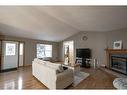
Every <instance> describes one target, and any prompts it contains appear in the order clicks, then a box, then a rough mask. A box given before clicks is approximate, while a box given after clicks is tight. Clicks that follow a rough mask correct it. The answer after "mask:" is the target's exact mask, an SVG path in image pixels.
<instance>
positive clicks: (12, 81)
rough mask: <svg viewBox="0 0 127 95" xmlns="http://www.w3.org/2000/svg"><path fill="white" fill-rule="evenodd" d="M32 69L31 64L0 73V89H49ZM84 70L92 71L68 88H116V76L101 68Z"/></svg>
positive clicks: (85, 70)
mask: <svg viewBox="0 0 127 95" xmlns="http://www.w3.org/2000/svg"><path fill="white" fill-rule="evenodd" d="M31 71H32V70H31V66H27V67H23V68H19V69H18V70H15V71H10V72H4V73H0V89H47V87H45V86H44V85H43V84H42V83H41V82H39V81H38V80H37V79H36V78H35V77H33V76H32V72H31ZM82 71H84V72H88V73H90V76H89V77H87V78H86V79H85V80H83V81H82V82H81V83H80V84H79V85H77V86H76V87H72V86H70V87H68V88H67V89H114V87H113V85H112V81H113V80H114V78H116V76H114V75H112V74H109V73H107V72H105V71H103V70H101V69H92V68H90V69H86V68H85V69H82ZM45 73H48V72H45Z"/></svg>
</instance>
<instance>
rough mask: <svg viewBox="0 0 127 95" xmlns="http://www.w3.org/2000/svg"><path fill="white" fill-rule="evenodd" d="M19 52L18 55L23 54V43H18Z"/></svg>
mask: <svg viewBox="0 0 127 95" xmlns="http://www.w3.org/2000/svg"><path fill="white" fill-rule="evenodd" d="M19 54H20V55H23V43H20V50H19Z"/></svg>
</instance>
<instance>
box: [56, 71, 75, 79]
mask: <svg viewBox="0 0 127 95" xmlns="http://www.w3.org/2000/svg"><path fill="white" fill-rule="evenodd" d="M70 77H71V78H73V70H72V69H67V70H64V71H63V72H62V73H58V74H57V78H56V79H57V81H61V80H63V79H67V78H70Z"/></svg>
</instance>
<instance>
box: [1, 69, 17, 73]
mask: <svg viewBox="0 0 127 95" xmlns="http://www.w3.org/2000/svg"><path fill="white" fill-rule="evenodd" d="M14 70H17V68H11V69H5V70H1V71H0V73H3V72H8V71H14Z"/></svg>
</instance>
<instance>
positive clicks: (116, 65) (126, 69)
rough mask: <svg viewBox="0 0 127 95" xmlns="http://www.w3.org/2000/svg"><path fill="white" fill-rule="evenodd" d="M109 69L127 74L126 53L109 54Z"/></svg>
mask: <svg viewBox="0 0 127 95" xmlns="http://www.w3.org/2000/svg"><path fill="white" fill-rule="evenodd" d="M110 66H111V69H112V70H115V71H118V72H120V73H123V74H127V54H113V55H111V65H110Z"/></svg>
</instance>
